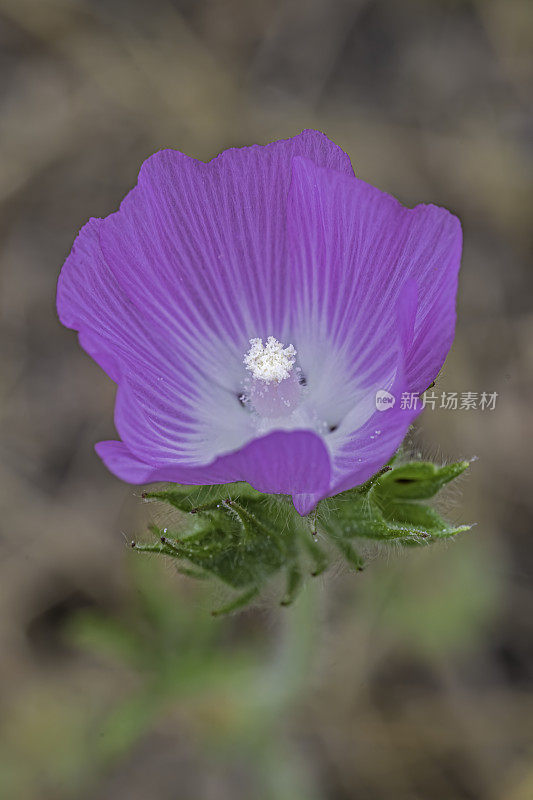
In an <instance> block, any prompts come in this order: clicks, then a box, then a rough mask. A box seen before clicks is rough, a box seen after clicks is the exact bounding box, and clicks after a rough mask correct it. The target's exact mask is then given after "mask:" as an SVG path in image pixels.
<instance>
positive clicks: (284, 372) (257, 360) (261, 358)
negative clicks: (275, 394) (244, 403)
mask: <svg viewBox="0 0 533 800" xmlns="http://www.w3.org/2000/svg"><path fill="white" fill-rule="evenodd" d="M250 345H251V347H250V349H249V350H248V352H247V353H246V355H245V356H244V359H243V361H244V364H245V365H246V369H249V370H250V372H251V373H252V376H253V377H254V378H257V380H260V381H265V383H273V382H274V381H276V383H280V382H281V381H283V380H285V378H288V377H289V375H290V372H291V369H292V367H293V366H294V356H295V355H296V350H295V349H294V347H293V346H292V344H290V345H289V346H288V347H283V345H282V344H281V342H278V340H277V339H275V338H274V337H273V336H269V337H268V339H267V343H266V345H265V346H264V347H263V340H262V339H250Z"/></svg>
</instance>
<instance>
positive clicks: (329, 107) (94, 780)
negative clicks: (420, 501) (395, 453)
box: [0, 0, 533, 800]
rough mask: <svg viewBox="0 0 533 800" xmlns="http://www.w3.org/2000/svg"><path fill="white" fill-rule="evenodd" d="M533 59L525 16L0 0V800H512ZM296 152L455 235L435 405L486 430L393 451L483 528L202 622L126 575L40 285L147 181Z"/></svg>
mask: <svg viewBox="0 0 533 800" xmlns="http://www.w3.org/2000/svg"><path fill="white" fill-rule="evenodd" d="M532 56H533V5H532V4H531V2H529V0H449V1H445V0H440V1H438V0H433V2H421V0H420V1H419V2H417V0H402V2H398V0H396V2H394V1H393V0H287V1H286V2H281V0H196V1H194V0H150V1H148V0H0V104H1V105H0V202H1V215H0V231H1V254H0V255H1V280H2V283H1V291H0V308H1V323H0V324H1V339H0V361H1V370H0V415H1V449H0V496H1V504H2V513H1V516H0V520H1V523H0V797H2V798H6V799H8V800H11V798H16V800H41V799H42V800H80V799H81V800H86V799H87V800H107V799H108V798H113V800H122V799H123V798H124V800H126V798H127V800H148V798H150V800H151V799H152V798H157V800H226V798H228V800H229V798H231V800H249V798H254V800H255V798H257V799H258V800H463V799H464V800H493V799H494V800H529V799H530V798H533V726H532V720H533V695H532V691H531V690H532V686H533V602H532V601H533V591H532V583H531V578H532V574H533V545H532V540H531V535H532V518H533V515H532V512H533V494H532V492H531V488H530V483H531V457H530V447H531V443H532V439H533V437H532V433H533V430H532V428H533V425H532V421H533V415H532V411H531V402H532V401H533V396H532V374H533V373H532V367H533V310H532V306H531V296H532V290H533V271H532V265H531V258H532V254H533V236H532V225H531V215H532V205H533V204H532V201H533V181H532V172H533V161H532V155H533V147H532V141H533V140H532V135H533V119H532V115H531V109H532V99H533V98H532V96H531V93H530V89H531V85H532V79H533V57H532ZM306 127H313V128H319V129H320V130H322V131H324V132H325V133H327V134H328V135H329V136H330V137H331V138H332V139H334V140H335V141H336V142H337V143H338V144H339V145H340V146H341V147H343V148H344V150H346V151H347V152H348V153H349V155H350V157H351V158H352V162H353V164H354V167H355V170H356V173H357V174H358V175H359V176H361V177H363V178H364V179H366V180H367V181H369V182H371V183H373V184H376V185H377V186H379V187H380V188H382V189H384V190H387V191H390V192H392V193H393V194H395V195H396V196H397V197H399V198H400V199H401V200H402V201H403V202H404V203H406V204H408V205H412V204H415V203H417V202H422V201H432V202H435V203H438V204H442V205H444V206H447V207H448V208H450V209H451V210H453V211H454V212H455V213H456V214H458V215H459V217H460V218H461V220H462V222H463V226H464V234H465V250H464V258H463V269H462V276H461V283H460V294H459V317H458V327H457V336H456V340H455V344H454V347H453V350H452V353H451V355H450V357H449V359H448V362H447V364H446V367H445V369H444V371H443V373H442V374H441V376H440V377H439V379H438V383H437V387H436V390H437V391H438V392H441V391H447V392H448V391H449V392H451V391H457V392H460V393H461V392H467V391H471V392H478V393H481V392H491V393H492V392H497V393H498V397H497V402H496V406H495V408H494V410H485V411H481V410H479V409H478V410H472V409H471V410H469V411H466V410H463V411H460V410H458V411H451V410H445V409H439V408H437V409H435V410H434V411H432V410H426V411H425V413H424V414H423V416H422V418H421V419H420V420H419V422H418V424H417V429H416V431H415V433H414V434H413V437H412V447H413V448H414V450H415V452H420V453H421V454H422V456H426V457H431V458H436V459H437V460H441V461H443V462H444V461H446V460H457V459H459V458H463V457H466V458H470V457H472V456H477V457H478V460H477V461H476V462H475V463H474V464H473V465H472V467H471V469H470V470H469V474H468V475H467V476H466V477H465V478H464V479H463V480H462V482H460V485H459V486H458V487H457V488H454V489H453V490H451V491H450V492H448V494H447V496H446V498H445V500H444V506H443V509H444V512H445V513H446V514H447V515H448V517H450V518H452V519H454V520H455V519H456V520H460V521H472V522H476V523H477V526H476V527H475V528H474V529H473V530H472V531H471V532H470V533H468V534H466V535H464V536H463V537H462V538H460V539H459V540H457V541H455V542H453V543H452V544H448V545H446V546H442V547H437V546H435V547H434V548H431V549H429V548H428V549H422V550H420V551H414V550H410V551H408V552H403V553H400V552H397V551H395V550H391V551H389V552H388V553H381V554H375V553H373V552H370V553H369V554H368V555H369V558H370V564H369V565H368V567H367V570H366V571H365V572H364V573H363V574H357V575H354V574H351V573H348V572H347V571H346V570H343V569H341V568H340V566H334V567H333V569H331V570H329V572H327V573H326V574H325V575H324V576H322V577H321V578H319V579H316V581H314V582H313V581H311V582H310V583H308V585H307V586H306V587H305V590H304V592H303V594H302V596H301V598H300V600H299V601H298V602H297V603H296V605H295V606H294V607H293V608H291V609H288V610H282V609H279V607H278V606H277V604H276V601H275V599H274V598H272V599H269V598H266V599H264V600H263V601H261V603H260V604H258V605H257V606H255V607H254V608H252V609H251V610H249V611H247V612H245V613H242V614H240V615H236V616H234V617H231V618H230V619H226V620H222V621H218V620H213V619H212V618H211V616H210V613H209V612H210V608H211V607H212V604H213V595H212V594H210V593H209V591H207V592H206V590H205V589H204V588H202V586H200V585H197V584H195V583H193V582H192V581H191V580H190V579H187V578H184V577H182V576H179V575H177V574H176V572H175V570H174V569H173V568H172V566H169V564H168V563H163V560H161V561H158V560H157V558H152V557H143V556H140V555H138V554H135V553H131V552H130V550H129V549H128V546H127V545H128V541H129V540H130V539H132V538H133V537H134V536H138V535H140V536H141V537H142V535H143V532H144V530H145V523H146V519H145V509H144V507H143V506H142V503H141V501H140V498H139V493H138V491H136V490H135V489H134V488H132V487H128V486H126V485H125V484H122V483H121V482H120V481H118V480H117V479H115V478H114V477H113V476H112V475H110V474H109V473H108V472H107V471H106V470H105V468H104V467H103V466H102V464H101V463H100V461H99V460H98V458H97V456H96V455H95V453H94V451H93V444H94V442H96V441H98V440H100V439H105V438H112V437H113V436H114V431H113V424H112V411H113V401H114V388H113V385H112V384H111V382H110V381H109V380H108V379H107V378H106V376H105V375H104V374H103V373H102V372H101V371H100V370H99V369H98V367H96V365H95V364H94V363H93V362H92V361H91V360H90V359H89V358H88V357H87V356H86V355H85V354H84V353H83V352H82V351H81V350H80V348H79V347H78V345H77V341H76V337H75V335H74V334H73V333H72V332H69V331H67V330H65V329H63V328H61V327H60V325H59V323H58V322H57V319H56V316H55V309H54V303H55V284H56V279H57V275H58V272H59V269H60V267H61V264H62V262H63V260H64V258H65V257H66V255H67V253H68V251H69V249H70V247H71V244H72V241H73V239H74V237H75V234H76V232H77V231H78V229H79V228H80V227H81V226H82V224H83V223H84V222H85V221H86V220H87V219H88V218H89V217H90V216H105V215H106V214H108V213H110V212H112V211H113V210H115V209H116V208H117V206H118V204H119V202H120V200H121V198H122V197H123V196H124V194H125V193H126V192H127V191H128V190H129V189H130V188H131V187H132V186H133V185H134V184H135V181H136V177H137V172H138V169H139V166H140V164H141V162H142V161H143V160H144V159H145V158H146V157H147V156H149V155H150V154H151V153H153V152H154V151H155V150H158V149H161V148H164V147H173V148H176V149H179V150H182V151H184V152H186V153H188V154H189V155H192V156H195V157H197V158H200V159H205V160H207V159H209V158H211V157H213V156H214V155H216V154H217V153H218V152H219V151H221V150H223V149H224V148H226V147H230V146H239V145H245V144H251V143H254V142H257V143H266V142H268V141H271V140H273V139H278V138H284V137H288V136H292V135H294V134H296V133H298V132H300V131H301V130H302V129H303V128H306ZM215 594H216V593H215ZM215 600H216V597H215Z"/></svg>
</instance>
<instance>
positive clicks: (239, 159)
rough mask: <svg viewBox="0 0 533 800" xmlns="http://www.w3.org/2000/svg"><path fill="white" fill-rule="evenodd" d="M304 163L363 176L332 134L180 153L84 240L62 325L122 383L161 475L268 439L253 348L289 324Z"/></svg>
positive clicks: (123, 404)
mask: <svg viewBox="0 0 533 800" xmlns="http://www.w3.org/2000/svg"><path fill="white" fill-rule="evenodd" d="M295 155H305V156H308V157H310V158H313V159H314V160H315V161H316V163H319V164H322V165H326V166H328V167H330V168H333V169H336V170H339V171H342V172H343V173H344V174H353V172H352V169H351V165H350V162H349V159H348V157H347V156H346V155H345V154H344V153H343V152H342V150H340V148H338V147H337V146H336V145H335V144H334V143H333V142H331V141H330V140H329V139H327V138H326V137H325V136H324V135H323V134H320V133H318V132H314V131H306V132H304V133H302V134H301V135H300V136H297V137H295V138H294V139H289V140H287V141H282V142H275V143H273V144H271V145H267V146H266V147H259V146H254V147H250V148H243V149H240V150H228V151H226V152H225V153H223V154H221V155H220V156H219V157H218V158H216V159H214V160H213V161H211V162H209V163H208V164H204V163H202V162H199V161H196V160H195V159H192V158H188V157H187V156H184V155H183V154H181V153H179V152H177V151H172V150H167V151H162V152H161V153H157V154H156V155H155V156H153V157H152V158H150V159H148V161H147V162H146V163H145V164H144V166H143V168H142V170H141V173H140V175H139V182H138V185H137V186H136V188H135V189H133V190H132V192H130V194H129V195H128V196H127V197H126V199H125V200H124V202H123V203H122V206H121V208H120V211H118V212H117V213H115V214H112V215H111V216H110V217H108V218H106V219H105V220H91V222H89V223H88V225H86V226H85V228H83V230H82V231H81V233H80V234H79V236H78V238H77V240H76V243H75V245H74V247H73V250H72V252H71V254H70V256H69V258H68V259H67V261H66V263H65V265H64V267H63V270H62V273H61V276H60V280H59V284H58V311H59V316H60V319H61V321H62V322H63V324H65V325H67V326H68V327H71V328H74V329H76V330H78V331H79V332H80V343H81V344H82V346H84V347H86V349H87V350H88V352H89V353H90V354H91V355H92V356H93V357H94V358H95V360H97V361H98V363H99V364H100V365H101V366H102V367H103V368H104V369H105V370H106V371H107V372H108V374H109V375H110V376H111V377H112V378H113V379H114V380H115V381H117V383H118V384H119V391H118V395H117V406H116V414H115V422H116V425H117V429H118V431H119V434H120V435H121V437H122V439H123V440H124V442H125V443H126V445H127V447H128V449H129V450H130V451H131V452H132V453H133V454H135V456H136V457H137V458H139V459H140V460H142V461H145V462H146V463H148V464H151V465H153V466H163V465H165V464H174V463H179V464H187V465H189V466H195V465H199V464H206V463H210V462H211V461H213V459H214V458H215V457H216V456H217V455H219V454H221V453H224V452H230V451H233V450H235V449H237V448H238V447H240V446H242V445H243V444H245V443H246V442H247V441H249V440H250V439H251V438H253V436H254V435H255V433H254V429H253V428H252V426H251V423H250V418H249V415H248V414H247V413H246V412H245V411H244V409H243V408H242V406H241V404H240V403H239V400H238V397H239V394H240V392H241V390H242V380H243V376H244V372H245V371H244V367H243V363H242V359H243V355H244V352H245V351H246V349H247V346H248V340H249V338H251V337H252V336H267V335H270V334H271V333H273V332H276V331H279V329H280V328H281V327H283V325H284V324H285V321H286V319H287V317H288V305H287V303H286V302H285V301H283V302H282V300H283V297H284V292H285V288H284V287H285V282H286V268H287V265H286V256H285V253H286V235H285V232H286V204H287V195H288V191H289V186H290V180H291V163H292V158H293V157H294V156H295Z"/></svg>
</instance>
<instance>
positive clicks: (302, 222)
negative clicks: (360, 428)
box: [288, 158, 461, 392]
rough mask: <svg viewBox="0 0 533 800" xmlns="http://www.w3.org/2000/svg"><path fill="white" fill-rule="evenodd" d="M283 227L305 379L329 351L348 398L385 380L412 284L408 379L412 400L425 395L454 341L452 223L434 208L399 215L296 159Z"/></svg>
mask: <svg viewBox="0 0 533 800" xmlns="http://www.w3.org/2000/svg"><path fill="white" fill-rule="evenodd" d="M288 224H289V240H290V244H289V252H290V255H291V267H292V275H293V277H292V284H291V291H292V297H293V307H294V309H295V314H294V320H295V326H296V328H297V330H298V331H299V336H298V337H297V339H298V342H297V343H295V346H296V347H297V349H298V352H299V354H300V359H301V360H302V359H303V360H305V361H306V362H309V363H308V369H311V370H312V369H313V363H318V364H323V363H324V358H323V357H322V356H323V351H324V349H325V348H327V349H328V350H329V351H330V353H334V354H335V356H334V357H335V360H336V361H337V362H339V364H340V363H342V362H344V367H343V369H344V370H345V371H348V378H349V380H348V381H345V382H344V383H345V385H349V386H350V388H353V384H351V379H352V378H356V379H357V381H358V382H359V383H360V382H361V380H363V382H364V381H367V380H368V381H372V380H374V378H375V376H376V375H378V374H379V373H380V372H383V371H386V370H387V368H388V366H389V365H390V354H391V353H390V348H389V347H388V346H387V340H388V338H390V337H391V336H393V329H394V326H395V309H396V306H397V301H398V297H399V295H400V292H401V291H402V288H403V286H404V285H405V283H406V282H407V281H408V280H414V281H415V282H416V284H417V286H418V302H417V314H416V317H415V321H414V330H413V334H412V337H410V338H412V343H411V344H410V347H409V349H408V351H407V352H406V353H405V355H406V379H407V382H408V385H409V387H410V389H411V390H412V391H418V392H422V391H424V389H425V388H426V387H427V386H428V384H429V383H431V381H432V380H433V379H434V377H435V375H436V374H437V372H438V370H439V369H440V367H441V366H442V364H443V362H444V359H445V358H446V355H447V353H448V350H449V348H450V345H451V342H452V339H453V334H454V325H455V295H456V290H457V274H458V270H459V264H460V256H461V228H460V224H459V221H458V220H457V218H456V217H454V216H453V215H452V214H450V213H449V212H448V211H446V210H445V209H443V208H438V207H437V206H433V205H419V206H416V208H413V209H408V208H405V207H404V206H402V205H401V204H400V203H399V202H398V201H397V200H396V199H395V198H393V197H391V196H390V195H387V194H385V193H383V192H380V191H379V190H378V189H376V188H374V187H373V186H370V185H369V184H367V183H365V182H364V181H361V180H359V179H357V178H351V177H347V176H344V175H341V174H339V173H338V172H334V171H333V170H328V169H325V168H320V167H317V165H315V164H313V163H312V162H311V161H309V160H308V159H305V158H295V159H294V162H293V182H292V186H291V193H290V196H289V203H288ZM317 345H318V347H317ZM317 350H318V352H319V355H318V358H316V353H317ZM330 357H331V356H330ZM303 366H304V365H303ZM339 368H340V367H339ZM305 369H306V367H305V366H304V371H305ZM329 382H330V381H329V380H328V383H329Z"/></svg>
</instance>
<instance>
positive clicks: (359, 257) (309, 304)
mask: <svg viewBox="0 0 533 800" xmlns="http://www.w3.org/2000/svg"><path fill="white" fill-rule="evenodd" d="M460 255H461V229H460V224H459V222H458V220H457V219H456V217H454V216H452V215H451V214H449V213H448V212H447V211H446V210H444V209H442V208H438V207H436V206H433V205H419V206H417V207H416V208H414V209H407V208H404V207H403V206H402V205H401V204H400V203H399V202H398V201H397V200H395V199H394V198H393V197H391V196H389V195H387V194H384V193H383V192H380V191H379V190H378V189H375V188H374V187H372V186H370V185H368V184H367V183H365V182H364V181H362V180H359V179H358V178H356V177H355V176H354V174H353V170H352V167H351V164H350V161H349V159H348V156H347V155H346V154H345V153H344V152H343V151H342V150H340V148H338V147H337V146H336V145H335V144H334V143H333V142H331V141H330V140H329V139H328V138H327V137H326V136H324V135H323V134H321V133H318V132H316V131H304V132H303V133H302V134H300V135H299V136H295V137H294V138H293V139H288V140H286V141H279V142H274V143H273V144H270V145H267V146H266V147H259V146H253V147H246V148H242V149H232V150H227V151H225V152H224V153H222V154H221V155H219V156H218V157H217V158H215V159H214V160H213V161H210V162H209V163H207V164H205V163H203V162H200V161H196V160H195V159H192V158H189V157H187V156H185V155H183V154H182V153H179V152H177V151H174V150H163V151H161V152H159V153H156V154H155V155H154V156H152V157H151V158H149V159H148V160H147V161H146V162H145V164H144V165H143V167H142V169H141V172H140V175H139V181H138V184H137V186H136V187H135V188H134V189H133V190H132V191H131V192H130V193H129V194H128V195H127V196H126V198H125V199H124V201H123V202H122V205H121V207H120V210H119V211H117V212H116V213H114V214H111V215H110V216H108V217H106V218H105V219H91V220H90V221H89V222H88V223H87V225H85V227H84V228H83V229H82V230H81V232H80V234H79V235H78V238H77V239H76V242H75V244H74V246H73V248H72V252H71V253H70V255H69V257H68V258H67V260H66V262H65V265H64V267H63V270H62V272H61V275H60V278H59V285H58V297H57V307H58V312H59V317H60V320H61V322H62V323H63V324H64V325H66V326H67V327H69V328H74V329H75V330H77V331H78V332H79V340H80V344H81V345H82V347H83V348H84V349H85V350H86V351H87V352H88V353H89V354H90V355H91V356H92V358H94V359H95V361H97V362H98V364H99V365H100V366H101V367H102V369H104V370H105V372H106V373H107V374H108V375H109V377H110V378H112V379H113V380H114V381H115V382H116V383H117V385H118V392H117V399H116V409H115V424H116V428H117V431H118V433H119V435H120V438H121V441H106V442H100V443H99V444H97V445H96V449H97V452H98V454H99V455H100V457H101V458H102V460H103V461H104V463H105V464H106V465H107V467H108V468H109V469H110V470H111V471H112V472H113V473H114V474H115V475H118V476H119V477H120V478H122V479H123V480H125V481H128V482H129V483H148V482H152V481H175V482H179V483H185V484H211V483H227V482H232V481H239V480H243V481H248V482H249V483H250V484H251V485H252V486H254V487H255V488H256V489H258V490H259V491H261V492H271V493H282V494H290V495H292V497H293V501H294V504H295V506H296V508H297V510H298V511H299V512H300V514H305V513H308V512H309V511H310V510H311V509H312V508H313V507H314V506H315V505H316V503H317V502H318V501H319V500H320V499H321V498H323V497H327V496H330V495H333V494H336V493H338V492H341V491H344V490H346V489H349V488H351V487H353V486H356V485H358V484H360V483H362V482H363V481H365V480H367V479H368V478H369V477H370V476H372V475H373V474H374V473H375V472H376V471H377V470H378V469H379V468H380V467H382V466H383V465H384V464H385V463H386V462H387V461H388V459H389V458H390V457H391V455H392V454H393V453H394V452H395V450H396V449H397V448H398V446H399V445H400V443H401V441H402V439H403V438H404V436H405V433H406V431H407V428H408V426H409V424H410V423H411V421H412V419H413V418H414V417H415V416H416V414H417V413H418V412H417V410H416V409H413V408H410V409H409V408H402V405H405V404H401V403H400V402H399V398H400V396H401V394H402V393H404V392H409V393H413V392H415V393H420V392H423V391H424V390H425V389H426V388H427V386H428V385H429V384H430V383H431V381H432V380H433V379H434V378H435V376H436V375H437V373H438V371H439V369H440V368H441V366H442V364H443V362H444V359H445V357H446V354H447V353H448V350H449V348H450V345H451V342H452V339H453V334H454V325H455V295H456V288H457V273H458V269H459V261H460ZM384 392H388V393H389V394H390V395H392V396H393V398H396V402H394V404H393V403H392V401H390V402H389V404H388V405H387V404H385V405H384V406H383V405H380V404H379V403H378V404H376V393H381V394H380V396H385V397H387V395H384V394H383V393H384ZM377 406H379V407H377Z"/></svg>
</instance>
